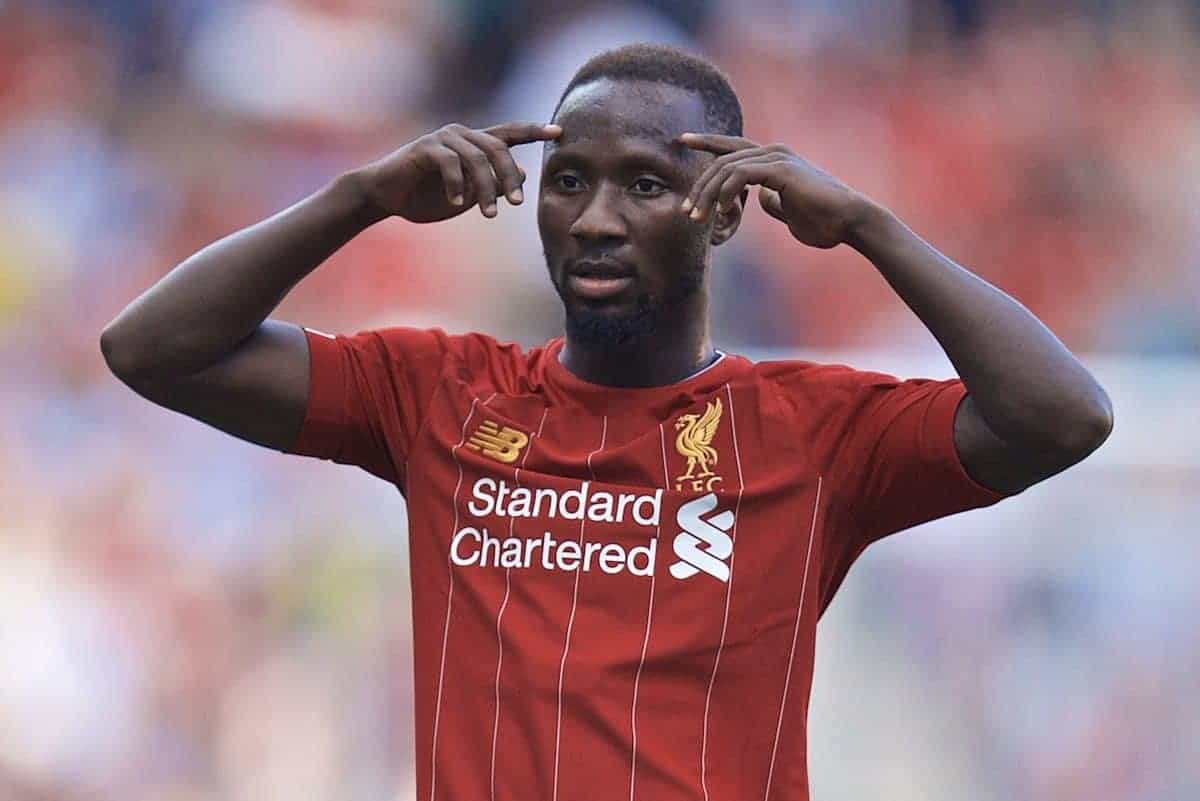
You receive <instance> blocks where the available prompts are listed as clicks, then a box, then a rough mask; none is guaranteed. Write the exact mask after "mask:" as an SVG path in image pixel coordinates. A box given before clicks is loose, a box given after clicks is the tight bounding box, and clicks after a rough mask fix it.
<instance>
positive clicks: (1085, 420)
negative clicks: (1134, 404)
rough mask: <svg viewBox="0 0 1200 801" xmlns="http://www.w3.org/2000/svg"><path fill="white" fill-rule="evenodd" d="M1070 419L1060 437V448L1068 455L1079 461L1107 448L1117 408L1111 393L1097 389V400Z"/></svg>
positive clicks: (1063, 427)
mask: <svg viewBox="0 0 1200 801" xmlns="http://www.w3.org/2000/svg"><path fill="white" fill-rule="evenodd" d="M1068 419H1069V421H1070V422H1069V423H1068V424H1067V425H1063V426H1062V428H1061V430H1060V431H1059V432H1058V434H1057V436H1056V440H1057V442H1056V445H1057V447H1058V450H1060V451H1061V452H1062V453H1063V455H1064V456H1068V457H1071V458H1072V459H1073V461H1079V460H1081V459H1083V458H1085V457H1086V456H1088V455H1089V454H1090V453H1092V452H1093V451H1095V450H1096V449H1097V448H1099V447H1100V446H1101V445H1103V444H1104V442H1105V440H1107V439H1108V436H1109V434H1111V433H1112V429H1113V408H1112V401H1111V400H1110V399H1109V397H1108V393H1106V392H1105V391H1104V390H1103V389H1101V388H1100V387H1099V386H1097V387H1096V391H1095V393H1094V394H1093V397H1092V398H1091V399H1089V400H1088V402H1087V403H1085V404H1082V405H1081V408H1080V409H1079V410H1078V411H1076V412H1074V413H1072V414H1071V415H1070V416H1069V417H1068Z"/></svg>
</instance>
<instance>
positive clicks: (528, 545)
mask: <svg viewBox="0 0 1200 801" xmlns="http://www.w3.org/2000/svg"><path fill="white" fill-rule="evenodd" d="M657 548H658V541H657V540H653V539H652V540H650V544H649V545H638V546H635V547H633V548H629V549H628V550H626V549H625V548H624V547H622V546H621V545H619V544H617V543H615V542H609V543H602V542H585V543H584V544H583V545H582V546H580V544H579V543H578V542H576V541H575V540H556V539H554V537H553V536H551V534H550V532H549V531H547V532H546V533H544V534H543V535H542V536H541V538H540V539H532V538H530V539H524V538H520V537H504V538H499V537H493V536H492V535H491V534H489V533H488V530H487V529H486V528H484V529H477V528H475V527H474V526H467V527H466V528H464V529H462V530H460V531H459V532H458V533H457V534H455V535H454V539H453V540H452V541H451V542H450V559H451V560H453V562H454V564H456V565H458V566H460V567H476V566H477V567H515V568H531V567H539V568H541V569H543V570H577V569H578V570H583V571H584V572H590V571H591V570H592V569H593V568H595V567H597V566H599V568H600V569H601V570H603V571H604V572H605V573H610V574H616V573H622V572H624V571H626V570H628V571H629V572H630V573H632V574H633V575H635V576H649V575H651V574H653V573H654V554H655V551H656V550H657Z"/></svg>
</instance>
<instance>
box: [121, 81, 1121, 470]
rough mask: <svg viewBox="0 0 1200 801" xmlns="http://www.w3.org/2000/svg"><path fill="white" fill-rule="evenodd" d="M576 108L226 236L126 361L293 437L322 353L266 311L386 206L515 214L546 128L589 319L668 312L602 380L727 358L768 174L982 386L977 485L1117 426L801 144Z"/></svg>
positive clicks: (589, 365) (132, 371) (146, 389)
mask: <svg viewBox="0 0 1200 801" xmlns="http://www.w3.org/2000/svg"><path fill="white" fill-rule="evenodd" d="M555 122H556V123H557V124H558V125H557V126H555V125H551V126H545V125H538V124H531V123H511V124H507V125H502V126H495V127H494V128H490V129H485V130H480V131H474V130H471V129H467V128H464V127H462V126H453V125H452V126H446V127H445V128H442V129H439V130H438V131H435V132H433V133H431V134H428V135H426V136H424V137H421V138H420V139H418V140H415V141H414V142H411V143H409V144H407V145H405V146H404V147H402V148H400V149H399V150H397V151H395V152H393V153H392V154H389V155H388V156H386V157H384V158H383V159H380V160H379V161H377V162H374V163H372V164H369V165H367V166H366V167H363V168H361V169H359V170H355V171H352V172H350V173H346V174H345V175H343V176H341V177H339V178H338V179H336V180H335V181H334V182H333V183H331V184H330V185H328V186H327V187H325V188H324V189H322V190H320V191H319V192H317V193H316V194H314V195H313V196H311V197H309V198H307V199H306V200H304V201H301V202H300V203H298V204H296V205H295V206H293V207H292V208H290V209H288V210H286V211H284V212H281V213H280V214H278V215H275V216H274V217H271V218H270V219H268V220H265V221H263V222H261V223H258V224H257V225H255V226H252V227H250V228H248V229H245V230H243V231H240V232H238V233H236V234H233V235H231V236H229V237H226V238H225V239H222V240H220V241H218V242H216V243H214V244H212V245H210V246H208V247H207V248H205V249H203V250H201V251H200V252H199V253H197V254H195V255H193V256H192V257H190V258H189V259H187V260H186V261H184V262H183V263H182V264H180V265H179V266H178V267H176V268H175V269H174V270H172V271H171V272H170V273H169V274H168V275H167V276H166V277H164V278H163V279H162V280H161V281H159V282H158V283H157V284H155V285H154V286H153V287H151V288H150V289H149V290H147V292H145V293H144V294H143V295H142V296H141V297H139V298H138V299H137V300H135V301H134V302H133V303H131V304H130V306H129V307H128V308H126V309H125V310H124V311H123V312H122V313H121V314H120V315H119V316H118V317H117V318H116V319H115V320H114V321H113V322H112V323H110V324H109V325H108V327H107V328H106V329H105V331H104V334H103V335H102V337H101V348H102V350H103V352H104V355H105V358H106V360H107V361H108V364H109V366H110V368H111V369H112V370H113V372H114V373H115V374H116V375H118V376H119V377H120V378H121V379H122V380H123V381H125V382H126V383H127V384H129V385H130V386H131V387H132V388H133V389H135V390H136V391H137V392H139V393H140V394H142V395H143V396H145V397H147V398H149V399H150V400H152V401H154V402H156V403H159V404H161V405H163V406H166V407H168V408H171V409H175V410H177V411H180V412H183V413H184V414H188V415H190V416H192V417H195V418H197V419H199V420H202V421H204V422H207V423H209V424H211V425H214V426H216V427H217V428H220V429H222V430H224V431H227V432H229V433H231V434H233V435H235V436H238V437H241V438H243V439H247V440H249V441H252V442H257V443H259V444H262V445H266V446H268V447H272V448H276V449H287V448H288V447H289V446H290V445H291V443H292V442H294V440H295V437H296V435H297V433H298V431H299V428H300V424H301V422H302V420H303V416H304V408H305V404H306V401H307V396H308V353H307V343H306V340H305V337H304V334H303V331H302V330H301V329H300V328H299V327H298V326H295V325H292V324H290V323H284V322H280V321H274V320H270V319H267V317H268V315H269V314H270V313H271V311H272V310H273V309H274V308H275V306H277V305H278V303H279V302H280V300H282V298H283V297H284V296H285V295H286V293H287V292H288V291H289V290H290V289H291V288H292V286H294V285H295V284H296V283H297V282H298V281H300V280H301V279H302V278H303V277H304V276H306V275H307V274H308V273H309V272H311V271H312V270H313V269H315V268H316V267H317V266H319V265H320V264H321V263H322V262H323V261H324V260H325V259H326V258H328V257H329V256H330V255H331V254H332V253H333V252H335V251H336V250H337V249H338V248H340V247H341V246H342V245H344V244H345V243H346V242H348V241H349V240H350V239H351V238H353V237H354V236H356V235H357V234H358V233H359V232H361V231H362V230H363V229H365V228H366V227H368V226H370V225H371V224H373V223H374V222H377V221H379V220H381V219H384V218H386V217H389V216H399V217H403V218H405V219H407V220H409V221H411V222H435V221H438V220H443V219H448V218H450V217H454V216H457V215H458V214H461V213H463V212H464V211H466V210H468V209H470V208H473V207H478V208H479V209H480V210H481V212H482V213H483V214H484V216H486V217H495V216H496V214H497V212H498V198H501V197H506V198H507V199H508V202H510V203H514V204H515V203H520V202H522V200H523V196H522V195H521V185H522V183H523V181H524V178H525V176H524V175H523V174H522V173H521V171H520V169H519V168H518V167H517V165H516V164H515V162H514V161H513V159H512V155H511V152H510V148H512V147H514V146H517V145H520V144H525V143H530V142H537V141H544V142H547V143H549V144H548V145H547V147H546V152H545V159H546V160H545V164H544V170H543V178H542V186H541V191H540V195H539V204H538V205H539V207H538V221H539V227H540V229H541V233H542V239H543V245H544V247H545V250H546V254H547V263H548V268H549V270H550V276H551V280H552V281H553V282H554V285H555V288H556V289H557V290H558V291H559V293H560V296H561V297H562V298H563V302H564V307H565V309H566V311H567V313H568V315H569V316H570V315H571V314H573V313H577V314H580V315H584V314H586V315H590V316H591V317H593V318H599V317H603V316H606V315H607V316H610V317H614V318H619V317H621V316H623V315H624V316H629V315H631V314H633V312H634V310H635V309H637V308H642V309H643V310H645V309H651V310H653V312H654V313H653V318H654V325H653V326H652V327H651V328H650V329H649V333H647V334H645V335H644V336H643V337H642V338H640V339H638V340H636V341H634V342H629V343H625V344H622V345H621V346H620V347H603V346H599V345H597V344H596V343H595V342H589V341H585V340H584V339H581V338H579V337H573V336H572V335H571V328H570V326H568V341H567V344H566V347H565V348H564V349H563V352H562V354H561V359H562V361H563V363H564V365H565V366H566V367H567V368H568V369H569V370H571V371H572V372H574V373H575V374H576V375H579V376H580V377H581V378H584V379H586V380H589V381H592V382H595V383H602V384H610V385H613V386H653V385H661V384H669V383H674V382H675V381H678V380H680V379H682V378H684V377H686V376H688V375H690V374H692V373H694V372H695V371H696V370H697V369H699V368H700V367H702V366H703V365H705V364H706V363H707V362H708V361H709V360H711V358H712V354H713V349H712V344H711V341H710V339H709V334H708V296H707V273H708V265H709V255H710V251H711V248H712V247H713V246H715V245H719V244H721V243H722V242H724V241H726V240H728V238H729V237H731V236H732V235H733V234H734V232H736V230H737V227H738V224H739V223H740V221H741V218H742V215H743V213H744V211H745V208H746V203H747V200H748V198H749V190H750V189H751V188H753V187H758V191H757V199H758V203H759V205H760V207H761V208H762V209H763V210H764V211H765V212H766V213H767V214H769V215H770V216H772V217H774V218H775V219H777V220H779V221H780V222H781V223H782V224H785V225H787V226H788V229H789V231H790V232H791V233H792V235H793V237H795V239H796V240H797V241H798V242H799V243H801V244H804V245H807V246H810V247H818V248H830V247H834V246H836V245H839V244H846V245H849V246H850V247H853V248H854V249H856V250H857V251H858V252H859V253H861V254H862V255H863V256H864V257H865V258H866V259H867V260H868V261H869V262H870V263H871V264H872V265H873V266H874V267H875V268H876V269H877V270H878V271H879V273H880V274H881V276H882V277H883V278H884V280H886V281H887V282H888V283H889V285H890V286H891V287H892V288H893V289H894V290H895V291H896V293H897V295H899V296H900V298H901V300H903V301H904V302H905V303H906V304H907V305H908V306H909V308H911V309H912V310H913V312H914V313H915V314H916V315H917V316H918V317H919V318H920V319H921V321H922V322H923V323H924V324H925V325H926V327H927V328H928V329H929V331H930V332H931V333H932V334H933V336H934V337H935V338H936V339H937V341H938V342H939V343H940V344H941V345H942V347H943V348H944V349H945V351H946V354H947V355H948V356H949V358H950V360H951V361H952V362H953V364H954V366H955V368H956V369H957V370H958V373H959V375H960V376H961V377H962V379H963V381H964V383H965V384H966V386H967V388H968V390H969V395H968V397H967V399H966V400H965V401H964V402H963V403H962V404H961V405H960V407H959V410H958V415H957V417H956V419H955V429H954V439H955V445H956V447H957V449H958V453H959V456H960V458H961V460H962V462H963V464H964V466H965V467H966V469H967V471H968V473H970V474H971V475H972V476H973V477H974V478H975V479H976V480H977V481H979V482H981V483H983V484H985V485H987V486H990V487H992V488H993V489H996V490H999V491H1001V492H1007V493H1012V492H1019V491H1020V490H1022V489H1024V488H1025V487H1028V486H1030V485H1032V484H1034V483H1036V482H1038V481H1041V480H1042V479H1044V478H1046V477H1048V476H1050V475H1053V474H1054V473H1057V472H1059V471H1061V470H1063V469H1065V468H1066V467H1069V466H1070V465H1072V464H1074V463H1075V462H1077V461H1079V460H1080V459H1082V458H1084V457H1085V456H1086V455H1087V454H1088V453H1090V452H1091V451H1092V450H1094V449H1095V448H1096V447H1098V446H1099V445H1100V444H1101V443H1102V442H1103V441H1104V439H1105V438H1106V437H1107V436H1108V433H1109V431H1110V430H1111V428H1112V407H1111V404H1110V402H1109V399H1108V397H1107V395H1106V394H1105V392H1104V390H1103V389H1102V388H1101V387H1100V386H1099V384H1098V383H1097V382H1096V381H1095V379H1094V378H1093V377H1092V375H1091V374H1090V373H1089V372H1088V371H1087V369H1086V368H1084V367H1083V365H1082V364H1080V363H1079V361H1078V360H1077V359H1075V357H1074V356H1073V355H1071V353H1070V352H1069V351H1068V350H1067V349H1066V348H1065V347H1064V346H1063V345H1062V343H1061V342H1059V341H1058V339H1057V338H1055V336H1054V335H1053V334H1052V333H1051V332H1050V331H1049V330H1048V329H1046V327H1045V326H1044V325H1042V324H1041V322H1040V321H1038V320H1037V318H1035V317H1034V316H1033V315H1032V314H1030V312H1029V311H1028V310H1026V309H1025V308H1024V307H1023V306H1021V305H1020V304H1019V303H1017V302H1016V301H1015V300H1013V299H1012V298H1011V297H1009V296H1008V295H1006V294H1005V293H1003V292H1001V291H1000V290H999V289H997V288H995V287H993V286H991V285H990V284H988V283H987V282H985V281H983V280H982V279H980V278H978V277H977V276H975V275H973V274H972V273H970V272H968V271H967V270H965V269H963V268H962V267H960V266H958V265H957V264H955V263H954V262H952V261H951V260H949V259H948V258H946V257H945V256H943V255H942V254H940V253H938V252H937V251H936V250H935V249H934V248H933V247H931V246H930V245H929V244H927V243H926V242H924V241H923V240H921V239H920V238H919V237H918V236H917V235H916V234H914V233H913V232H912V231H910V230H909V229H908V228H907V227H906V226H904V224H903V223H901V222H900V221H899V219H898V218H896V217H895V215H894V214H892V213H891V212H890V211H889V210H887V209H885V208H883V207H882V206H879V205H878V204H876V203H874V202H873V201H871V200H870V199H869V198H866V197H865V196H863V195H861V194H860V193H858V192H855V191H854V190H853V189H851V188H849V187H847V186H846V185H845V184H843V183H842V182H840V181H838V180H837V179H836V178H834V177H833V176H831V175H829V174H828V173H825V172H823V171H821V170H820V169H818V168H816V167H815V166H813V165H811V164H809V163H808V162H807V161H805V160H804V159H802V158H801V157H800V156H798V155H796V154H795V153H794V152H793V151H791V150H790V149H789V148H787V147H786V146H783V145H768V146H760V145H759V144H757V143H755V142H754V141H752V140H750V139H745V138H741V137H729V136H721V135H717V134H713V133H707V132H705V125H704V115H703V107H702V105H701V104H700V100H699V98H698V97H697V96H695V95H694V94H693V93H690V92H688V91H685V90H681V89H677V88H675V87H667V86H659V85H654V84H643V83H629V82H612V81H607V80H605V81H598V82H595V83H593V84H589V85H585V86H581V87H577V88H576V89H575V90H573V91H572V93H571V95H570V96H568V98H566V100H565V101H564V103H563V105H562V107H561V109H560V111H559V114H558V116H557V117H556V119H555ZM600 262H603V263H605V264H608V265H617V266H619V267H620V269H622V270H624V271H625V272H626V273H629V274H630V276H629V278H630V280H628V281H626V283H624V284H623V285H622V286H623V288H622V289H621V291H620V292H617V293H610V294H608V295H606V296H605V297H603V298H600V299H597V298H592V297H586V296H585V294H584V293H583V292H582V290H580V289H579V287H578V285H577V284H576V283H574V280H575V279H574V278H572V277H571V276H572V275H573V273H576V272H579V270H581V269H583V268H582V267H581V266H580V265H585V266H586V265H588V264H595V263H600ZM589 269H591V268H589ZM697 282H698V283H697ZM692 284H695V285H696V286H695V287H694V291H688V292H680V291H678V289H679V287H681V286H690V285H692ZM602 322H603V320H602Z"/></svg>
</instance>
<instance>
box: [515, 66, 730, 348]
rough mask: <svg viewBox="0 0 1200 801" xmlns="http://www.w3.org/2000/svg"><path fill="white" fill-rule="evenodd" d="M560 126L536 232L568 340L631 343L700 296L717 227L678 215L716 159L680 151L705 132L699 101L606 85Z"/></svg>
mask: <svg viewBox="0 0 1200 801" xmlns="http://www.w3.org/2000/svg"><path fill="white" fill-rule="evenodd" d="M554 122H555V123H556V124H558V125H560V126H562V129H563V132H562V136H560V137H559V138H558V139H557V140H556V141H552V142H547V143H546V146H545V152H544V155H543V162H542V180H541V186H540V192H539V196H538V229H539V230H540V232H541V236H542V247H543V249H544V250H545V254H546V265H547V267H548V269H549V271H550V278H551V280H552V281H553V282H554V287H555V289H556V290H557V291H558V294H559V297H561V298H562V301H563V305H564V307H565V308H566V313H567V326H568V330H570V331H571V332H572V333H573V334H574V335H575V336H578V337H581V338H583V339H584V340H590V341H593V342H595V343H596V344H614V345H620V344H628V343H630V342H634V341H636V340H638V339H640V338H641V337H642V336H644V335H645V334H647V333H649V332H651V331H653V330H655V328H656V327H657V326H658V325H659V324H664V323H665V324H670V323H669V318H670V315H671V314H672V312H677V311H678V310H679V309H680V308H681V307H682V306H683V305H684V304H685V301H687V300H688V299H689V298H691V297H693V296H694V295H695V294H696V293H697V292H699V291H700V290H701V289H702V287H703V283H704V273H705V269H706V267H707V262H708V250H709V239H710V236H711V235H712V226H711V224H703V223H696V222H694V221H692V220H690V219H689V218H688V217H687V215H685V214H683V213H682V212H681V211H680V204H681V203H682V202H683V200H684V198H686V197H687V194H688V192H689V191H690V189H691V187H692V183H693V182H694V181H695V180H696V178H697V177H699V175H700V172H701V171H702V170H703V168H704V166H705V165H706V164H707V163H708V161H709V160H710V159H711V156H707V155H706V154H701V153H697V152H693V151H691V150H689V149H687V148H685V147H684V146H683V145H681V144H679V143H677V142H676V141H675V139H676V138H677V137H678V136H679V134H681V133H683V132H685V131H704V130H705V122H704V104H703V101H702V100H701V98H700V96H699V95H698V94H697V93H694V92H690V91H687V90H685V89H680V88H678V87H674V86H665V85H661V84H655V83H647V82H641V81H612V80H608V79H603V80H599V81H595V82H592V83H587V84H583V85H581V86H578V87H576V88H575V89H573V90H572V91H571V93H570V94H569V95H568V96H567V97H566V99H564V101H563V103H562V105H561V107H560V108H559V111H558V114H557V116H556V117H555V119H554Z"/></svg>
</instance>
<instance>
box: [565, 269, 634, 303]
mask: <svg viewBox="0 0 1200 801" xmlns="http://www.w3.org/2000/svg"><path fill="white" fill-rule="evenodd" d="M636 276H637V271H636V270H634V269H633V268H632V267H629V266H627V265H625V264H621V263H619V262H612V261H577V262H574V263H572V264H571V265H570V266H569V267H568V268H567V286H569V287H570V288H571V291H572V292H574V293H575V294H576V295H578V296H579V297H581V298H586V299H588V300H607V299H608V298H612V297H616V296H617V295H620V294H621V293H622V292H624V291H626V290H627V289H629V288H630V287H631V286H633V284H634V282H635V280H636Z"/></svg>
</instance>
